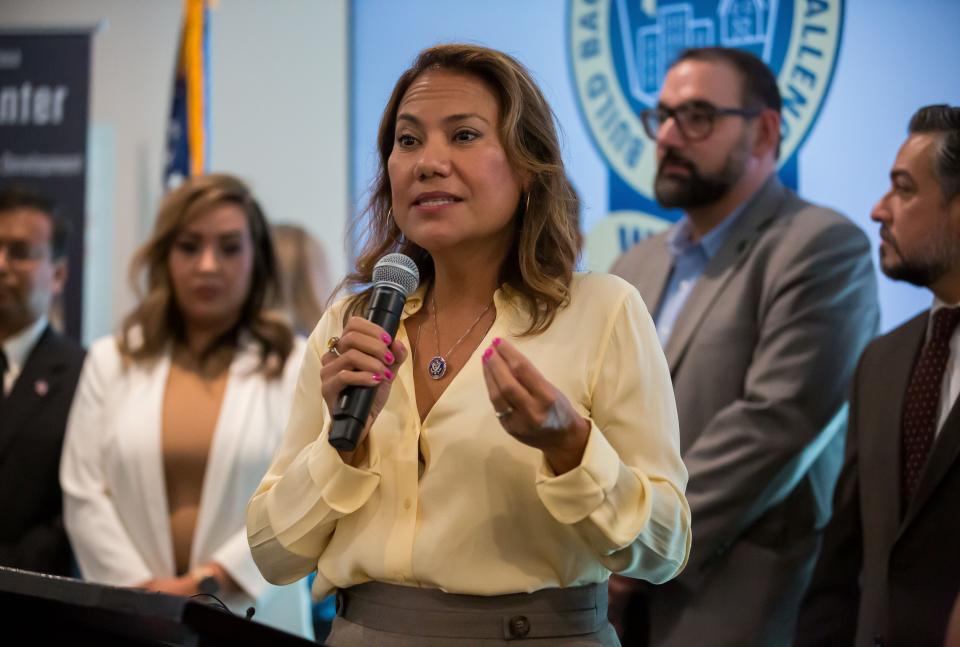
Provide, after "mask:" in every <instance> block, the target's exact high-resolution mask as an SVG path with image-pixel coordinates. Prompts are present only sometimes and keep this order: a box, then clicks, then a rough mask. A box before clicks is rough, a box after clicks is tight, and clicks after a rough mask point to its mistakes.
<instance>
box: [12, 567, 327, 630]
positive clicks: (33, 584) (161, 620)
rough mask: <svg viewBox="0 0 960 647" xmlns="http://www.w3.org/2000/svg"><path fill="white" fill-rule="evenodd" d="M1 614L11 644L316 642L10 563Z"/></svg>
mask: <svg viewBox="0 0 960 647" xmlns="http://www.w3.org/2000/svg"><path fill="white" fill-rule="evenodd" d="M206 599H209V598H206ZM0 618H2V620H0V642H2V643H3V644H6V645H111V646H112V645H195V646H197V647H220V646H221V645H222V646H226V645H231V646H234V645H236V646H241V647H242V646H244V645H251V646H252V645H257V646H261V645H269V646H270V647H287V646H288V645H289V646H290V647H302V646H303V645H310V646H312V647H315V646H316V643H313V642H310V641H309V640H306V639H304V638H301V637H299V636H294V635H292V634H288V633H286V632H284V631H280V630H278V629H274V628H273V627H268V626H266V625H263V624H260V623H258V622H255V621H253V620H246V619H245V618H242V617H240V616H237V615H234V614H233V613H230V612H228V611H226V610H224V609H222V608H217V607H213V606H211V605H209V604H206V603H203V602H198V601H197V600H194V599H190V598H184V597H179V596H176V595H167V594H165V593H153V592H150V591H143V590H139V589H129V588H120V587H115V586H103V585H100V584H91V583H89V582H83V581H81V580H74V579H70V578H66V577H57V576H54V575H40V574H37V573H30V572H27V571H21V570H18V569H14V568H4V567H0Z"/></svg>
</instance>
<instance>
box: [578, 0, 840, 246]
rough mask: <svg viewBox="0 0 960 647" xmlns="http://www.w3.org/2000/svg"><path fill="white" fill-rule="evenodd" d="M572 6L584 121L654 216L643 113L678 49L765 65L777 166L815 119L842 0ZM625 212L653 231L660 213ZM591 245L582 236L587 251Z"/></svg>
mask: <svg viewBox="0 0 960 647" xmlns="http://www.w3.org/2000/svg"><path fill="white" fill-rule="evenodd" d="M568 8H569V16H568V24H569V42H568V47H569V56H570V64H571V69H572V72H573V82H574V85H575V87H576V93H577V98H578V100H579V104H580V109H581V112H582V114H583V117H584V119H585V121H586V122H587V124H588V127H589V130H590V133H591V135H592V137H593V140H594V142H595V144H596V146H597V148H598V149H599V151H600V153H601V155H603V157H604V159H605V160H606V162H607V164H608V165H609V166H610V169H611V171H612V173H613V174H615V175H616V176H617V178H618V179H619V181H621V182H622V183H623V184H624V185H625V186H626V187H629V188H630V189H632V191H635V192H636V193H637V194H639V199H638V203H645V204H647V205H649V208H648V210H650V211H654V212H656V211H657V209H656V208H655V207H656V204H655V203H654V202H653V179H654V175H655V173H656V146H655V145H654V143H653V142H652V141H651V140H650V139H649V138H648V137H647V136H646V134H645V133H644V131H643V126H642V125H641V123H640V117H639V114H640V112H641V111H642V110H644V109H646V108H649V107H652V106H655V105H656V103H657V97H658V95H659V92H660V86H661V85H662V83H663V78H664V76H665V75H666V72H667V69H668V68H669V66H670V63H672V62H673V60H674V59H675V58H676V57H677V55H678V54H680V52H681V51H683V50H684V49H687V48H690V47H710V46H722V47H737V48H740V49H744V50H747V51H749V52H751V53H753V54H756V55H757V56H758V57H759V58H761V59H762V60H763V61H764V62H765V63H766V64H767V65H769V66H770V68H771V69H772V70H773V71H774V73H775V74H776V75H777V80H778V85H779V86H780V93H781V95H782V96H783V118H782V122H781V135H782V143H781V147H780V160H779V161H780V164H781V165H783V164H786V163H788V162H790V161H791V160H792V159H793V157H794V155H795V153H796V151H797V149H798V148H799V147H800V145H801V144H802V143H803V141H804V139H805V138H806V136H807V134H808V133H809V132H810V129H811V128H812V126H813V124H814V122H815V121H816V117H817V114H818V113H819V111H820V107H821V105H822V104H823V100H824V98H825V97H826V95H827V91H828V89H829V87H830V81H831V78H832V76H833V71H834V66H835V64H836V60H837V53H838V50H839V44H840V32H841V27H842V24H843V0H720V1H719V2H718V1H716V0H713V1H711V0H702V1H700V0H690V1H687V2H682V1H680V2H676V1H674V2H657V0H570V3H569V7H568ZM611 206H614V205H611ZM619 206H621V207H622V205H619ZM629 214H630V217H632V218H637V217H639V218H641V219H642V218H646V219H647V220H649V221H651V222H644V223H639V222H638V223H637V224H638V226H641V227H644V228H646V229H649V228H650V227H651V226H653V227H656V224H655V223H656V221H657V220H658V218H657V217H656V215H657V214H656V213H654V214H640V213H638V212H636V211H631V212H629ZM612 215H615V216H619V217H621V219H622V217H623V214H622V213H620V214H616V213H614V214H612ZM651 216H654V217H651ZM661 222H662V221H661ZM618 226H619V225H618ZM661 226H662V225H661ZM591 236H592V234H591ZM621 237H622V235H621ZM589 248H590V241H589V237H588V254H590V249H589ZM591 265H594V264H593V263H591Z"/></svg>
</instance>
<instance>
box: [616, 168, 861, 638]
mask: <svg viewBox="0 0 960 647" xmlns="http://www.w3.org/2000/svg"><path fill="white" fill-rule="evenodd" d="M672 262H673V260H672V257H671V255H670V253H669V251H668V248H667V245H666V234H665V233H664V234H660V235H658V236H654V237H652V238H650V239H647V240H645V241H643V242H641V243H640V244H638V245H637V246H635V247H634V248H633V249H631V250H629V251H628V252H627V253H626V254H624V256H623V257H621V259H620V260H619V261H618V262H617V263H616V264H615V266H614V268H613V269H612V272H613V273H614V274H618V275H620V276H622V277H623V278H625V279H627V280H628V281H630V282H632V283H633V284H634V285H636V286H637V288H638V289H639V290H640V293H641V295H642V296H643V299H644V301H645V302H646V304H647V306H648V307H649V308H650V310H651V311H654V310H655V308H656V306H657V304H658V303H659V302H660V299H661V297H662V293H663V290H664V288H665V286H666V282H667V279H668V277H669V274H670V270H671V266H672ZM877 322H878V306H877V288H876V277H875V273H874V270H873V264H872V262H871V260H870V245H869V243H868V242H867V238H866V236H865V235H864V234H863V232H862V231H861V230H860V229H859V228H858V227H857V226H856V225H854V224H853V223H851V222H850V221H849V220H847V219H846V218H844V217H843V216H842V215H840V214H838V213H837V212H835V211H830V210H828V209H824V208H821V207H817V206H814V205H811V204H810V203H808V202H805V201H803V200H801V199H800V198H798V197H797V196H796V195H795V194H794V193H793V192H792V191H789V190H788V189H786V188H784V187H783V185H781V184H780V182H779V180H777V179H776V177H771V178H770V179H769V180H768V181H767V182H766V183H765V184H764V186H763V187H762V188H761V189H760V190H759V191H758V192H757V194H756V195H755V196H754V197H753V198H752V199H751V201H750V203H749V204H748V205H746V207H745V208H744V211H743V213H742V214H741V215H740V217H739V219H738V220H737V222H736V223H734V226H733V228H732V229H731V231H730V233H729V237H728V238H727V240H726V242H725V243H724V245H723V246H722V247H721V248H720V250H719V251H718V252H717V254H716V255H715V256H714V257H713V258H712V259H711V260H710V262H709V263H708V265H707V267H706V269H705V271H704V274H703V276H701V278H700V279H699V280H698V281H697V284H696V285H695V286H694V288H693V291H692V292H691V294H690V297H689V298H688V300H687V302H686V303H685V304H684V307H683V309H682V311H681V312H680V314H679V316H678V318H677V320H676V323H675V325H674V328H673V333H672V335H671V337H670V339H669V341H668V343H667V346H666V348H665V352H666V356H667V361H668V363H669V365H670V371H671V375H672V377H673V385H674V391H675V393H676V398H677V408H678V411H679V415H680V442H681V451H682V454H683V459H684V462H685V463H686V465H687V468H688V469H689V471H690V483H689V485H688V488H687V499H688V500H689V502H690V508H691V512H692V515H693V516H692V519H693V549H692V552H691V556H690V561H689V563H688V565H687V568H686V570H685V571H684V573H683V574H681V576H680V577H679V578H678V579H676V580H674V581H673V582H670V583H668V584H666V585H663V586H659V587H655V588H650V589H649V591H648V592H647V593H646V594H645V601H646V603H647V604H648V606H649V612H650V625H651V636H652V644H654V645H684V646H686V645H694V644H710V645H781V644H786V643H788V642H789V641H790V638H791V636H792V631H793V626H794V624H795V621H796V612H797V607H798V606H799V602H800V598H801V596H802V595H803V591H804V589H805V587H806V585H807V583H808V580H809V576H810V570H811V568H812V565H813V561H814V560H815V558H816V553H817V549H818V546H819V534H820V529H822V527H823V526H824V525H825V524H826V521H827V519H828V518H829V515H830V500H831V496H832V492H833V487H834V484H835V482H836V478H837V475H838V473H839V470H840V464H841V462H842V453H843V449H842V448H843V431H844V429H845V422H846V407H845V405H844V401H845V394H846V389H847V384H848V382H849V380H850V378H851V377H852V375H853V371H854V367H855V365H856V361H857V358H858V356H859V355H860V352H861V351H862V350H863V348H864V346H865V345H866V344H867V342H868V341H869V340H870V339H871V338H872V337H873V336H874V334H875V333H876V329H877Z"/></svg>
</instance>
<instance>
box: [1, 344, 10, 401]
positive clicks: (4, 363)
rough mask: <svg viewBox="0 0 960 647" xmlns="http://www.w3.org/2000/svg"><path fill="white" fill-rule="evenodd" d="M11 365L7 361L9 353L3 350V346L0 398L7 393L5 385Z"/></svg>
mask: <svg viewBox="0 0 960 647" xmlns="http://www.w3.org/2000/svg"><path fill="white" fill-rule="evenodd" d="M9 366H10V365H9V364H8V363H7V354H6V353H5V352H3V348H0V400H2V399H3V398H5V397H6V395H7V392H6V389H5V385H6V383H7V368H9Z"/></svg>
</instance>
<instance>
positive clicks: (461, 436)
mask: <svg viewBox="0 0 960 647" xmlns="http://www.w3.org/2000/svg"><path fill="white" fill-rule="evenodd" d="M423 294H424V288H423V287H421V288H420V289H419V290H418V291H417V292H416V293H415V294H413V295H411V297H410V298H409V299H408V300H407V303H406V307H405V308H404V318H407V317H409V316H410V315H412V314H413V313H415V312H416V311H418V310H419V309H420V307H421V306H422V305H423ZM494 306H495V309H496V320H495V321H494V324H493V326H492V328H491V329H490V330H489V331H488V332H487V334H486V337H485V338H484V340H483V341H482V342H481V343H480V344H479V345H478V346H477V348H476V349H475V350H474V352H473V355H472V356H471V357H469V358H467V359H466V361H465V362H463V364H462V365H461V367H460V370H459V372H458V373H457V374H456V375H455V376H454V377H453V379H451V380H450V383H449V384H448V385H447V388H446V390H444V391H443V393H442V394H441V395H440V397H439V399H437V401H436V403H435V404H434V405H433V407H432V408H431V409H430V412H429V413H428V414H427V415H426V417H425V418H424V419H423V420H422V421H421V419H420V412H419V410H418V407H417V401H416V391H415V386H414V382H415V379H414V375H413V373H412V371H413V370H414V368H413V362H410V361H408V362H405V363H404V364H403V365H402V366H401V367H400V369H399V371H398V374H397V378H396V382H395V383H394V385H393V389H392V390H391V392H390V397H389V399H388V400H387V403H386V405H385V407H384V409H383V411H382V412H381V413H380V416H379V417H378V418H377V420H376V421H375V422H374V424H373V427H372V429H371V431H370V434H369V435H368V436H367V440H366V441H365V443H364V444H365V447H366V450H367V454H366V456H367V457H366V459H364V460H363V461H361V462H360V464H359V465H358V466H357V467H351V466H349V465H346V464H345V463H344V462H343V461H342V460H341V459H340V455H339V454H338V453H337V452H336V450H334V449H333V448H332V447H331V446H330V445H329V443H328V442H327V433H328V430H329V426H330V416H329V412H328V411H327V410H326V407H325V405H324V401H323V398H321V397H320V396H319V393H320V382H321V380H320V369H321V358H322V356H323V354H324V353H325V352H326V341H327V339H328V338H329V337H330V336H331V335H339V334H341V331H342V326H341V320H342V319H341V316H342V307H343V304H342V302H341V303H340V304H338V305H335V306H334V307H333V308H331V310H330V311H328V312H327V313H326V314H325V315H324V316H323V319H321V321H320V323H319V324H318V326H317V328H316V330H315V331H314V333H313V335H311V337H310V340H309V342H308V348H307V354H306V356H305V357H304V360H303V367H302V369H301V372H300V381H299V384H298V386H297V391H296V393H295V395H294V404H293V410H292V412H291V415H290V422H289V424H288V425H287V430H286V434H285V436H284V439H283V443H282V445H281V446H280V449H279V451H278V452H277V455H276V457H275V458H274V462H273V465H272V466H271V468H270V471H269V472H268V473H267V475H266V476H265V477H264V479H263V482H262V483H261V484H260V487H259V489H258V490H257V492H256V494H255V495H254V496H253V499H252V501H251V502H250V506H249V508H248V509H247V533H248V537H249V540H250V546H251V548H252V551H253V557H254V560H256V562H257V565H258V566H259V567H260V570H261V572H262V573H263V574H264V575H265V576H266V577H267V578H268V579H269V580H270V581H272V582H278V583H280V582H293V581H295V580H297V579H299V578H301V577H303V576H305V575H307V574H308V573H310V572H311V571H313V570H317V571H318V575H317V579H316V583H315V584H314V593H315V594H316V595H323V594H324V593H325V592H327V591H330V590H333V589H335V588H338V587H340V588H345V587H349V586H352V585H354V584H360V583H363V582H368V581H371V580H373V581H379V582H388V583H393V584H405V585H409V586H419V587H424V588H436V589H441V590H443V591H447V592H451V593H466V594H473V595H499V594H505V593H519V592H528V591H536V590H539V589H544V588H551V587H565V586H577V585H581V584H591V583H597V582H603V581H605V580H606V579H607V576H608V575H609V573H610V571H616V572H623V573H627V574H629V575H632V576H634V577H640V578H643V579H646V580H649V581H651V582H663V581H665V580H668V579H670V578H671V577H673V576H675V575H676V574H677V573H679V572H680V570H681V569H682V568H683V566H684V564H685V563H686V561H687V556H688V554H689V551H690V509H689V507H688V505H687V501H686V498H685V497H684V488H685V487H686V484H687V471H686V468H685V467H684V465H683V462H682V461H681V460H680V439H679V426H678V422H677V408H676V404H675V403H674V398H673V389H672V386H671V384H670V372H669V370H668V369H667V363H666V360H665V359H664V356H663V351H662V350H661V349H660V342H659V340H658V339H657V333H656V329H655V328H654V326H653V321H652V320H651V319H650V315H649V314H648V313H647V310H646V308H645V307H644V305H643V301H642V300H641V299H640V295H639V294H638V293H637V290H636V289H635V288H634V287H633V286H632V285H630V284H628V283H626V282H625V281H623V280H621V279H619V278H616V277H613V276H608V275H604V274H588V275H582V274H578V275H576V276H575V278H574V279H573V284H572V286H571V302H570V305H569V306H567V307H566V308H563V309H562V310H560V311H559V312H558V313H557V317H556V319H555V320H554V322H553V324H552V325H551V326H550V327H549V328H548V329H547V330H546V331H544V332H542V333H540V334H539V335H533V336H527V337H520V336H517V332H518V331H522V330H523V329H524V328H525V326H526V325H527V324H528V323H529V317H528V316H527V315H526V314H525V311H524V310H523V309H522V308H520V307H519V306H518V302H517V301H516V299H515V298H512V297H511V295H510V293H509V289H508V288H502V289H500V290H498V291H497V293H496V294H495V295H494ZM426 332H427V331H426V330H424V331H423V334H426ZM397 337H398V338H399V339H400V340H401V341H402V342H403V343H404V344H406V346H407V348H410V347H411V342H410V339H409V338H408V336H407V330H406V326H401V327H400V330H399V331H398V333H397ZM494 337H505V338H507V339H509V341H510V342H511V343H512V344H514V345H515V346H516V348H517V349H518V350H519V351H520V352H521V353H523V354H524V355H526V356H527V357H528V358H530V360H531V361H532V362H533V364H534V365H535V366H536V367H537V368H538V369H539V370H540V371H541V372H542V373H543V375H544V376H545V377H546V378H547V379H548V380H550V382H551V383H552V384H553V385H554V386H556V387H557V388H558V389H560V390H561V391H562V392H563V393H564V394H566V396H567V397H568V398H569V399H570V402H571V404H573V406H574V408H575V409H576V410H577V412H578V413H580V414H581V415H583V416H586V417H588V418H589V420H590V422H591V430H590V436H589V439H588V440H587V446H586V448H585V450H584V454H583V460H582V461H581V464H580V465H579V466H578V467H576V468H574V469H572V470H570V471H569V472H566V473H565V474H561V475H556V474H554V473H553V472H552V470H551V469H550V466H549V465H548V464H547V463H546V461H545V460H544V458H543V454H542V452H540V451H539V450H537V449H534V448H533V447H529V446H527V445H523V444H521V443H520V442H518V441H517V440H515V439H514V438H512V437H511V436H510V435H509V434H507V432H506V431H504V430H503V429H502V428H501V427H500V425H499V423H498V422H497V418H496V415H495V414H494V411H493V405H491V404H490V400H489V396H488V394H487V389H486V385H485V383H484V378H483V369H482V365H481V361H480V357H481V354H482V351H483V349H484V348H485V347H486V346H487V345H489V344H490V342H491V340H492V339H493V338H494ZM421 342H422V340H421ZM425 348H426V347H425ZM444 350H446V349H444Z"/></svg>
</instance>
